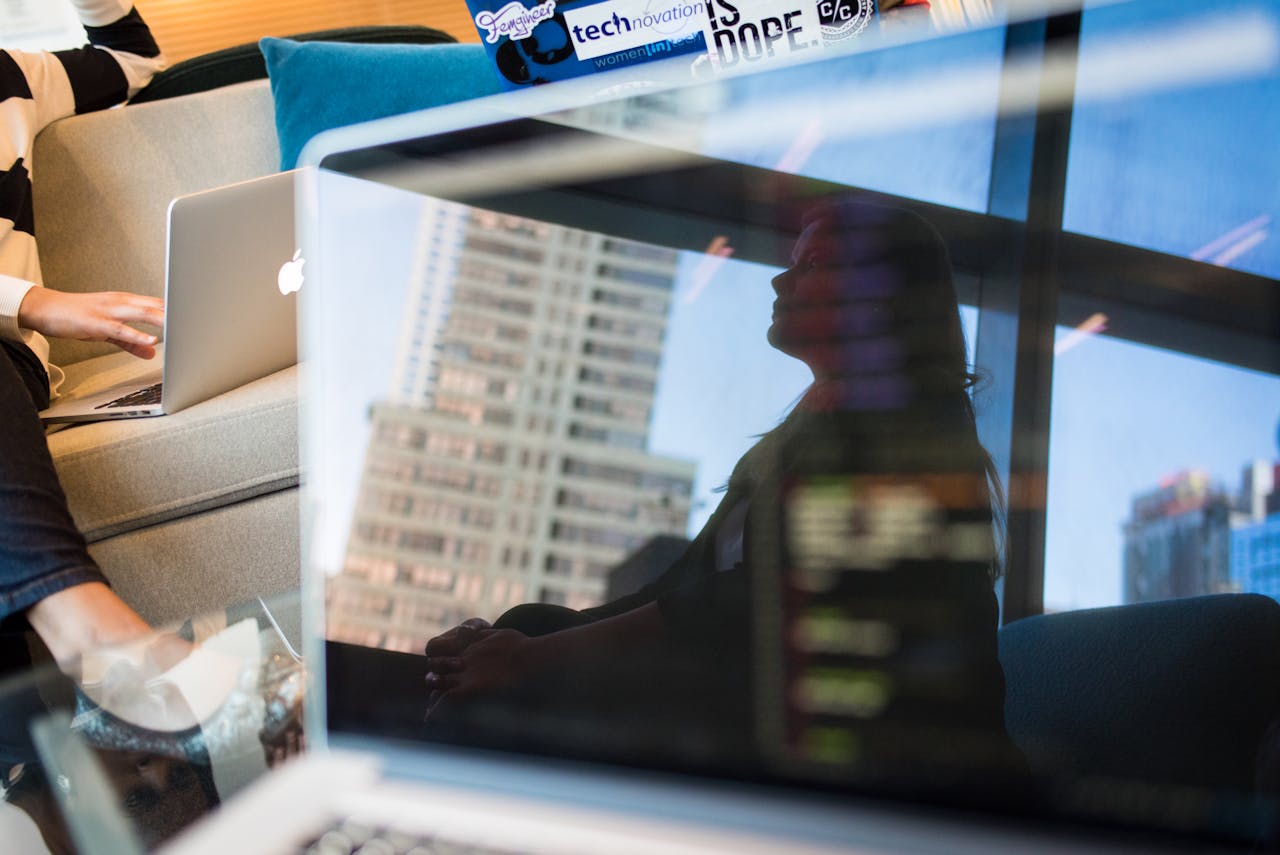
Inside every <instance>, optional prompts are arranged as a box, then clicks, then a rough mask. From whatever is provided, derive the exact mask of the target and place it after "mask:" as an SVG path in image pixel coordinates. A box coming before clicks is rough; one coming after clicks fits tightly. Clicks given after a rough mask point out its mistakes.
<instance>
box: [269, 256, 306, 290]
mask: <svg viewBox="0 0 1280 855" xmlns="http://www.w3.org/2000/svg"><path fill="white" fill-rule="evenodd" d="M301 256H302V250H301V249H298V250H297V251H295V252H294V253H293V259H292V260H290V261H286V262H285V263H284V264H282V265H280V275H279V276H277V277H276V284H277V285H279V286H280V293H281V294H294V293H296V292H297V291H298V290H300V289H301V288H302V265H304V264H306V263H307V260H306V259H305V258H302V257H301Z"/></svg>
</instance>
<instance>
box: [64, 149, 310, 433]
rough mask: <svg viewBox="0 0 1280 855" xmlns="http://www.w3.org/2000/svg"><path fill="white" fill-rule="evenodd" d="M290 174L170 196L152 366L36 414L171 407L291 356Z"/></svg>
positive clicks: (296, 260) (298, 273) (159, 411)
mask: <svg viewBox="0 0 1280 855" xmlns="http://www.w3.org/2000/svg"><path fill="white" fill-rule="evenodd" d="M294 174H295V173H294V172H292V171H291V172H284V173H278V174H274V175H268V176H266V177H263V178H256V179H253V180H250V181H244V182H240V183H237V184H231V185H227V186H224V187H217V188H214V189H211V190H205V191H202V192H199V193H192V194H190V195H187V196H181V197H179V198H177V199H174V200H173V201H172V202H171V203H170V204H169V211H168V222H167V228H168V244H167V250H166V259H165V323H164V343H163V344H162V345H160V347H159V348H157V349H158V350H159V351H160V352H159V354H158V355H157V357H156V359H155V360H154V363H156V367H155V368H154V369H151V370H147V371H146V373H145V374H143V375H142V376H140V377H135V378H131V379H130V380H128V381H125V382H123V383H119V384H115V385H112V386H111V387H110V388H107V389H104V390H102V391H96V392H93V393H92V394H84V395H77V394H76V392H75V390H72V392H71V393H70V394H68V395H65V396H60V397H59V398H57V399H55V400H54V402H53V403H52V405H51V406H50V407H49V408H48V409H46V410H44V411H43V412H41V413H40V417H41V418H42V419H43V420H44V421H45V422H85V421H101V420H104V419H122V418H137V417H140V416H159V415H165V414H167V413H175V412H177V411H179V410H181V409H184V408H186V407H189V406H191V405H192V404H198V403H200V402H201V401H204V400H207V399H209V398H212V397H214V396H215V395H220V394H222V393H223V392H226V391H229V390H231V389H234V388H236V387H237V386H240V385H242V384H244V383H247V382H249V381H250V380H255V379H257V378H259V377H263V376H266V375H267V374H270V373H271V372H273V371H278V370H280V369H281V368H286V367H288V366H290V365H292V364H294V363H295V362H297V332H296V329H297V296H296V292H297V290H298V288H299V287H301V284H302V275H303V270H302V264H303V262H302V259H301V258H300V257H299V256H298V254H297V240H296V237H295V234H294ZM139 367H141V366H139Z"/></svg>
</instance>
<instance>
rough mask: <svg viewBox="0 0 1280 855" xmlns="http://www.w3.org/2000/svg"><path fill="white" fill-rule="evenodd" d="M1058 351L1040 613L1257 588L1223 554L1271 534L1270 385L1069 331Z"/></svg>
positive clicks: (1276, 390) (1275, 390)
mask: <svg viewBox="0 0 1280 855" xmlns="http://www.w3.org/2000/svg"><path fill="white" fill-rule="evenodd" d="M1064 345H1065V346H1064ZM1058 349H1059V351H1060V352H1059V354H1058V356H1057V359H1056V364H1055V367H1054V382H1053V404H1052V405H1053V422H1052V425H1051V428H1050V446H1049V460H1050V468H1049V502H1048V517H1047V533H1046V545H1045V608H1046V609H1048V610H1051V611H1059V610H1063V609H1071V608H1086V607H1090V606H1102V605H1113V604H1117V603H1123V602H1136V601H1142V600H1150V599H1164V598H1167V597H1175V596H1191V595H1194V594H1209V593H1222V592H1226V591H1231V590H1254V589H1256V588H1257V587H1258V586H1261V585H1264V584H1269V583H1266V582H1264V581H1257V582H1254V581H1251V579H1252V577H1250V576H1249V574H1250V573H1252V572H1254V571H1253V570H1252V568H1253V567H1254V566H1258V567H1265V566H1267V559H1266V558H1265V557H1264V556H1261V555H1260V556H1259V559H1260V561H1259V562H1258V564H1257V565H1255V564H1254V563H1253V561H1252V556H1251V555H1250V556H1246V557H1241V558H1237V556H1236V553H1235V552H1234V551H1233V547H1234V546H1235V545H1237V544H1239V545H1240V546H1245V544H1246V543H1247V542H1249V539H1250V538H1252V537H1256V536H1259V535H1258V534H1240V535H1239V539H1236V538H1235V535H1237V533H1239V532H1261V531H1264V530H1266V527H1267V526H1268V525H1270V524H1271V523H1269V522H1268V520H1269V516H1268V510H1267V505H1266V495H1267V494H1268V493H1269V492H1270V491H1271V489H1272V488H1273V487H1272V478H1271V475H1270V472H1271V469H1270V467H1271V461H1273V460H1275V459H1277V449H1276V440H1277V435H1276V428H1277V422H1280V377H1276V376H1274V375H1268V374H1263V373H1261V372H1256V371H1249V370H1245V369H1241V368H1235V367H1232V366H1229V365H1223V364H1221V363H1215V362H1209V361H1207V360H1203V359H1196V358H1194V357H1190V356H1186V355H1182V354H1177V353H1174V352H1171V351H1166V350H1161V349H1157V348H1153V347H1147V346H1143V345H1139V344H1133V343H1130V342H1125V341H1120V340H1117V339H1114V338H1110V337H1108V336H1103V335H1094V336H1088V337H1080V336H1078V335H1076V334H1075V333H1074V332H1073V330H1071V329H1061V330H1060V331H1059V337H1058ZM1259 462H1260V463H1261V465H1259V466H1256V465H1255V464H1256V463H1259ZM1255 470H1258V471H1259V472H1261V473H1262V474H1261V475H1255V474H1254V472H1255ZM1272 501H1273V503H1274V501H1275V500H1274V499H1273V500H1272ZM1232 562H1236V564H1237V569H1236V571H1235V572H1234V573H1233V572H1232V571H1231V570H1230V565H1231V563H1232ZM1246 565H1247V566H1246ZM1270 566H1274V565H1270ZM1258 572H1259V573H1260V574H1263V575H1265V573H1264V571H1262V570H1259V571H1258ZM1263 575H1259V577H1258V579H1259V580H1262V578H1263Z"/></svg>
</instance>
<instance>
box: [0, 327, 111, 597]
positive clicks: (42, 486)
mask: <svg viewBox="0 0 1280 855" xmlns="http://www.w3.org/2000/svg"><path fill="white" fill-rule="evenodd" d="M0 353H2V354H3V355H2V356H0V621H3V620H4V619H6V618H8V617H10V616H11V615H15V614H18V613H20V612H23V611H25V610H26V609H27V608H29V607H30V606H32V605H34V604H36V603H38V602H40V601H41V600H43V599H44V598H45V597H47V596H49V595H50V594H54V593H57V592H58V591H61V590H63V589H64V588H70V587H71V586H73V585H80V584H83V583H85V582H105V581H106V580H105V579H104V578H103V576H102V571H100V570H99V569H98V566H97V564H95V563H94V561H93V559H92V558H90V557H89V550H88V547H87V545H86V544H85V539H84V536H83V535H82V534H80V530H79V529H77V528H76V525H75V522H74V521H73V520H72V519H71V512H70V511H68V510H67V498H66V495H65V494H64V493H63V492H62V486H61V485H60V484H59V483H58V474H57V472H56V471H55V470H54V468H53V459H52V458H51V457H50V456H49V446H48V443H47V442H46V440H45V432H44V427H43V425H41V423H40V418H39V416H38V415H37V413H38V412H39V411H40V409H41V408H43V407H44V406H47V405H48V401H49V378H48V376H47V375H46V374H45V371H44V366H43V365H42V364H41V363H40V360H39V359H38V358H37V357H36V355H35V354H34V353H32V352H31V349H30V348H28V347H26V346H25V345H23V344H21V343H18V342H13V341H9V340H6V339H0Z"/></svg>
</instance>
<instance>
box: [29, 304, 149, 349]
mask: <svg viewBox="0 0 1280 855" xmlns="http://www.w3.org/2000/svg"><path fill="white" fill-rule="evenodd" d="M136 324H146V325H150V326H154V327H163V326H164V301H163V300H161V299H159V298H158V297H145V296H143V295H141V294H130V293H127V292H124V291H95V292H92V293H88V294H67V293H64V292H62V291H55V290H53V289H52V288H41V287H39V286H36V287H34V288H32V289H31V290H29V291H27V294H26V296H25V297H23V299H22V303H21V304H20V305H19V306H18V325H19V326H20V327H23V328H24V329H30V330H35V331H36V332H38V333H42V334H44V335H47V336H52V337H54V338H71V339H77V340H79V341H105V342H110V343H111V344H114V345H115V346H116V347H118V348H120V349H121V350H124V351H128V352H129V353H132V354H133V355H134V356H137V357H140V358H142V359H151V358H152V357H154V356H155V355H156V348H155V345H156V342H157V341H158V340H159V339H157V338H156V336H154V335H152V334H150V333H145V332H142V331H141V330H138V329H135V328H134V325H136Z"/></svg>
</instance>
